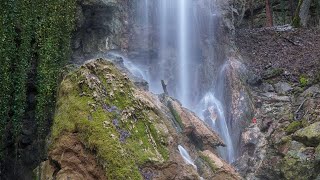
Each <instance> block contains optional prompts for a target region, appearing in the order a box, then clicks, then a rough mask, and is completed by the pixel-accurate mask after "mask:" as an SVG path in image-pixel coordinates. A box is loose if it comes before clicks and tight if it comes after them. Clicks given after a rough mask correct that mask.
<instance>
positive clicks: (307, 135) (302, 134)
mask: <svg viewBox="0 0 320 180" xmlns="http://www.w3.org/2000/svg"><path fill="white" fill-rule="evenodd" d="M268 69H270V67H269V68H267V69H265V72H260V75H255V76H257V77H258V78H257V79H259V76H260V77H261V75H263V74H266V73H268ZM262 77H263V76H262ZM248 80H250V81H247V82H248V83H249V82H258V81H256V80H255V81H252V79H250V78H249V79H248ZM260 81H261V82H260V83H250V85H247V87H248V90H249V92H250V94H251V96H250V97H251V98H252V103H253V105H254V111H253V112H254V114H253V120H252V121H251V125H249V127H248V128H245V129H244V130H243V132H242V136H241V155H240V157H239V158H238V159H237V161H236V162H235V163H234V165H235V166H236V167H237V170H238V171H239V173H240V174H241V175H243V176H244V177H245V178H246V179H315V178H316V177H317V176H319V161H318V160H317V158H316V157H317V151H316V148H317V147H318V145H319V118H318V116H319V111H318V109H319V107H318V106H319V102H320V101H319V88H318V85H313V86H310V87H304V85H303V84H301V83H294V82H290V81H289V80H288V77H287V76H286V75H285V74H284V73H277V74H275V75H272V76H265V77H264V78H261V80H260Z"/></svg>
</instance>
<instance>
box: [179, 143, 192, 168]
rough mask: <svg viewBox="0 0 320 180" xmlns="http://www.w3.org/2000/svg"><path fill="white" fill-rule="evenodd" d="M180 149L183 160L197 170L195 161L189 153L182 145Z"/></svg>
mask: <svg viewBox="0 0 320 180" xmlns="http://www.w3.org/2000/svg"><path fill="white" fill-rule="evenodd" d="M178 149H179V152H180V155H181V156H182V158H183V160H184V161H185V162H186V163H187V164H190V165H192V166H193V167H194V168H195V169H197V166H196V165H195V164H194V162H193V160H192V159H191V157H190V155H189V153H188V151H187V150H186V149H185V148H184V147H183V146H181V145H178Z"/></svg>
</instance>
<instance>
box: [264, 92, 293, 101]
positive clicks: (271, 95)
mask: <svg viewBox="0 0 320 180" xmlns="http://www.w3.org/2000/svg"><path fill="white" fill-rule="evenodd" d="M261 95H262V96H264V97H266V98H268V99H269V100H273V101H283V102H290V97H289V96H278V95H277V94H276V93H271V92H267V93H262V94H261Z"/></svg>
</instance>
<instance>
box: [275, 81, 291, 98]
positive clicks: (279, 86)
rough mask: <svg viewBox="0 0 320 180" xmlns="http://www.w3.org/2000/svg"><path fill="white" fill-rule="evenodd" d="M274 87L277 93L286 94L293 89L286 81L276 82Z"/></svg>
mask: <svg viewBox="0 0 320 180" xmlns="http://www.w3.org/2000/svg"><path fill="white" fill-rule="evenodd" d="M274 87H275V90H276V92H277V93H278V94H282V95H284V94H287V93H289V92H290V91H292V90H293V88H292V87H291V85H290V84H289V83H286V82H278V83H276V84H275V85H274Z"/></svg>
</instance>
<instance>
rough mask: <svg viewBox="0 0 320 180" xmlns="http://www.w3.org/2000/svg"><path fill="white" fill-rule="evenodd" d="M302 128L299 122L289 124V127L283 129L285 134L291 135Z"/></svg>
mask: <svg viewBox="0 0 320 180" xmlns="http://www.w3.org/2000/svg"><path fill="white" fill-rule="evenodd" d="M301 127H302V123H301V121H293V122H291V123H290V124H289V126H288V127H287V128H286V129H285V131H286V133H287V134H292V133H294V132H296V131H297V130H299V129H300V128H301Z"/></svg>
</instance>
